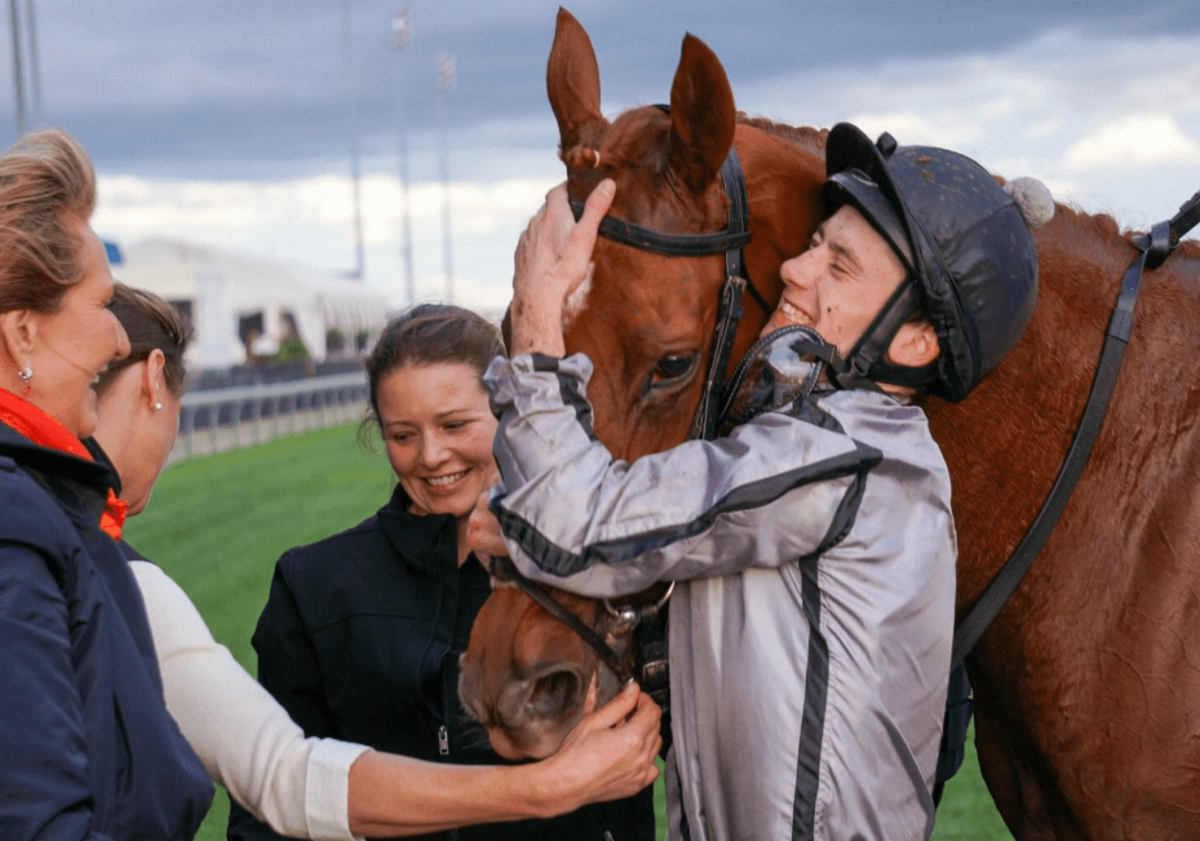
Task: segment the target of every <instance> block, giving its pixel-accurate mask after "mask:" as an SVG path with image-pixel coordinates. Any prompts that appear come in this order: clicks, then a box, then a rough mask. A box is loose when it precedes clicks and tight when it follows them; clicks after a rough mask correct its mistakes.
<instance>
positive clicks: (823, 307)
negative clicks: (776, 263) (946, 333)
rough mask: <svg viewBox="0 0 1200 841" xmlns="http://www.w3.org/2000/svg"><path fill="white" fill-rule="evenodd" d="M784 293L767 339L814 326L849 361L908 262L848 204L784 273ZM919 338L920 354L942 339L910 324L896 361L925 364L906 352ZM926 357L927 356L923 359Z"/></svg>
mask: <svg viewBox="0 0 1200 841" xmlns="http://www.w3.org/2000/svg"><path fill="white" fill-rule="evenodd" d="M779 274H780V277H781V278H782V279H783V294H782V296H781V297H780V299H779V306H778V307H777V308H776V309H775V312H774V313H772V314H771V318H770V319H769V320H768V321H767V324H766V326H765V327H764V328H763V331H762V335H764V336H765V335H766V334H767V333H770V332H771V331H773V330H778V329H779V328H781V327H787V326H788V325H791V324H802V325H804V326H806V327H811V328H813V329H814V330H816V331H817V332H818V333H820V334H821V337H822V338H823V339H825V341H827V342H829V343H830V344H831V345H834V346H835V347H837V350H838V353H839V354H841V355H842V357H846V356H847V355H848V354H849V353H850V351H851V350H853V348H854V345H855V343H856V342H857V341H858V340H859V338H860V337H861V336H862V335H863V333H864V332H865V331H866V329H867V328H868V327H869V326H870V325H871V322H872V321H874V319H875V316H876V315H878V314H879V311H880V310H881V309H882V308H883V306H884V304H886V303H887V301H888V299H889V298H890V297H891V296H892V294H893V293H894V292H895V291H896V288H897V287H898V286H899V285H900V282H901V281H903V280H904V278H905V276H906V274H907V273H906V271H905V268H904V264H903V263H901V262H900V258H899V257H898V256H897V255H896V252H895V251H893V250H892V247H891V246H890V245H889V244H888V242H887V241H886V240H885V239H884V238H883V237H881V236H880V235H879V234H878V233H877V232H876V231H875V229H874V228H873V227H872V226H871V224H870V223H869V222H868V221H867V220H866V219H865V218H864V217H863V215H862V214H861V213H859V212H858V210H856V209H855V208H854V207H852V206H850V205H848V204H844V205H842V206H841V207H840V208H838V210H837V211H836V212H835V213H834V214H833V215H832V216H830V217H829V218H828V219H826V220H825V221H824V222H823V223H822V224H821V226H820V227H819V228H817V231H816V233H814V234H813V236H812V239H810V240H809V242H808V247H807V248H805V250H804V251H802V252H801V253H800V254H799V255H798V256H796V257H793V258H792V259H791V260H788V261H787V262H786V263H784V264H783V266H781V267H780V269H779ZM915 340H919V341H920V342H921V343H922V347H921V349H920V350H921V352H922V353H926V352H928V350H929V348H928V344H929V343H930V342H932V349H933V351H934V356H936V351H937V336H936V334H935V333H934V332H933V329H932V327H930V326H929V325H928V324H926V323H924V322H917V323H910V324H905V325H904V326H903V327H901V328H900V331H899V332H898V333H897V334H896V338H895V339H894V340H893V341H892V344H891V347H890V349H889V351H888V357H889V359H891V360H892V361H893V362H896V363H897V364H902V365H921V364H925V362H927V361H929V360H930V359H932V358H933V357H929V358H928V359H924V360H923V361H921V360H920V359H918V358H916V357H913V355H912V353H911V352H907V351H906V350H905V348H907V347H908V346H909V345H911V344H912V343H913V341H915ZM922 359H923V357H922Z"/></svg>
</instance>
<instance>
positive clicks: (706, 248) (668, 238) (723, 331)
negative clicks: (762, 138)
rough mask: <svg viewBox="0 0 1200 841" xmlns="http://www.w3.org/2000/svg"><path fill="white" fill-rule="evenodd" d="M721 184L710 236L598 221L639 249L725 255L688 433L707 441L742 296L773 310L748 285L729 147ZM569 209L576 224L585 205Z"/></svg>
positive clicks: (742, 204)
mask: <svg viewBox="0 0 1200 841" xmlns="http://www.w3.org/2000/svg"><path fill="white" fill-rule="evenodd" d="M656 107H657V108H659V109H661V110H663V111H668V110H669V109H668V108H667V106H665V105H658V106H656ZM721 182H722V185H723V186H724V188H725V195H726V197H727V198H728V199H729V212H728V214H727V219H726V224H725V230H723V231H716V232H714V233H708V234H675V233H665V232H663V231H655V230H652V229H650V228H643V227H642V226H640V225H635V224H633V223H632V222H626V221H624V220H622V219H617V218H615V217H613V216H605V217H604V218H603V219H602V220H600V236H602V237H604V238H605V239H608V240H611V241H612V242H618V243H620V244H622V245H628V246H629V247H631V248H636V249H638V250H639V251H649V252H651V253H654V254H663V255H666V256H669V257H709V256H712V255H715V254H724V255H725V283H724V285H723V286H722V288H721V300H720V305H719V307H718V309H717V324H716V327H715V329H714V334H713V351H712V357H711V359H710V360H709V364H708V372H707V374H706V376H705V378H704V390H703V391H702V392H701V394H700V403H699V405H698V406H697V407H696V414H695V415H694V416H693V418H692V425H691V428H690V431H689V432H688V437H689V438H702V439H709V438H712V437H713V436H714V434H715V433H716V427H717V411H716V409H717V407H718V406H720V404H721V398H722V396H723V392H724V388H725V384H726V381H725V370H726V368H728V366H729V357H730V355H731V354H732V352H733V342H734V338H735V337H736V336H737V327H738V323H739V322H740V321H741V319H742V314H743V312H744V310H743V308H742V296H743V294H744V293H745V292H746V291H749V292H750V297H752V298H753V299H754V301H755V303H756V304H758V305H759V306H760V307H762V309H763V312H765V313H767V314H768V315H769V314H770V313H771V311H772V310H773V309H774V307H772V306H771V305H770V304H769V303H767V300H766V298H764V297H763V295H762V293H761V292H759V291H758V289H756V288H755V286H754V284H753V283H751V282H750V279H749V276H748V274H747V272H746V269H745V259H744V256H743V249H744V248H745V247H746V246H747V245H748V244H749V243H750V206H749V202H748V201H747V199H746V179H745V176H744V175H743V174H742V164H741V161H740V160H738V156H737V152H736V151H735V150H734V149H733V148H732V147H730V149H729V154H728V155H727V156H726V158H725V163H723V164H722V165H721ZM571 210H572V211H573V212H574V214H575V219H576V221H578V220H579V218H580V217H581V216H582V215H583V204H582V203H580V202H576V201H572V202H571Z"/></svg>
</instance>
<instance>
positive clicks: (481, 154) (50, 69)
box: [0, 0, 1200, 308]
mask: <svg viewBox="0 0 1200 841" xmlns="http://www.w3.org/2000/svg"><path fill="white" fill-rule="evenodd" d="M34 1H35V6H34V9H35V24H36V32H37V57H38V66H39V68H40V73H39V74H38V79H39V80H40V85H39V88H40V105H41V108H40V115H41V118H40V119H41V123H43V124H46V125H54V126H60V127H62V128H65V129H67V130H68V131H70V132H72V133H74V134H76V135H77V136H78V137H80V138H81V139H82V140H83V142H84V144H85V145H86V146H87V147H88V149H89V150H90V152H91V154H92V156H93V158H94V161H95V164H96V169H97V172H98V173H99V176H100V191H101V192H100V204H99V207H98V210H97V213H96V216H95V218H94V220H93V222H94V226H95V228H96V229H97V231H98V232H99V233H100V234H101V236H103V237H105V238H107V239H112V240H115V241H116V242H118V243H121V244H124V245H129V244H131V243H134V242H137V241H138V240H141V239H146V238H151V237H160V236H161V237H171V238H175V239H182V240H185V241H192V242H198V243H204V244H209V245H216V246H220V247H224V248H229V249H233V250H237V251H241V252H247V253H251V254H264V255H271V256H274V257H276V258H278V259H280V260H285V261H289V262H299V263H306V264H311V265H316V266H321V267H329V268H335V269H344V270H347V271H349V270H352V269H353V268H354V267H355V264H356V257H355V248H354V235H353V223H352V220H353V216H354V214H353V200H352V196H353V190H352V186H351V185H352V182H351V178H350V176H351V172H352V168H351V163H350V161H351V154H350V149H351V140H350V138H351V132H350V129H349V126H350V120H349V117H348V114H349V108H348V102H349V101H350V91H351V83H350V80H351V78H352V79H353V91H354V101H355V102H356V109H355V110H356V116H357V119H356V124H357V127H358V132H357V136H358V148H359V150H360V161H361V163H360V172H361V180H360V184H361V197H362V198H361V208H362V217H363V221H364V237H365V241H366V252H365V281H364V282H366V283H368V284H370V285H371V286H373V287H376V288H378V289H380V290H381V291H383V292H384V293H385V294H387V295H388V296H389V298H390V299H391V300H392V301H393V302H394V303H395V304H396V305H399V304H401V303H403V301H404V299H405V293H404V288H405V283H404V275H405V273H404V269H403V264H402V261H401V259H400V242H401V234H400V231H401V224H400V217H401V214H400V207H401V201H400V196H401V191H400V180H399V173H400V165H399V159H400V158H399V153H398V152H399V148H400V139H401V137H402V136H403V137H404V138H405V139H406V142H407V147H408V152H409V154H408V168H409V183H410V207H411V219H412V231H413V256H414V265H415V275H416V287H417V296H418V297H419V298H423V299H428V298H444V297H445V296H446V295H447V294H449V293H448V288H449V287H448V284H447V283H446V277H445V266H446V260H445V255H444V252H445V249H444V244H445V242H446V237H445V232H444V226H443V219H444V216H445V207H446V204H445V202H446V199H447V193H448V199H449V208H450V219H451V224H450V243H451V249H450V265H451V268H452V276H453V284H452V290H453V294H454V296H455V298H456V299H457V300H458V301H459V302H461V303H466V304H469V305H475V306H481V307H489V308H490V307H495V306H500V305H502V304H503V302H504V301H505V300H506V299H507V294H508V291H507V290H508V285H509V282H510V279H511V266H512V258H511V255H512V249H513V246H514V244H515V242H516V238H517V235H518V234H519V232H520V230H521V228H522V227H523V226H524V223H525V221H526V220H527V219H528V217H529V215H530V214H531V213H532V212H533V211H534V210H536V208H537V206H538V204H540V201H541V197H542V195H543V194H544V193H545V191H546V190H547V189H548V188H549V187H550V186H552V185H553V184H554V183H555V182H556V181H558V180H560V179H561V177H562V168H561V164H560V163H559V162H558V160H557V158H556V156H555V144H556V142H557V130H556V127H555V124H554V119H553V115H552V114H551V111H550V108H549V105H548V104H547V102H546V97H545V87H544V85H545V79H544V76H545V63H546V58H547V55H548V53H549V48H550V43H551V40H552V37H553V32H554V19H555V12H556V9H557V6H558V3H557V2H550V0H409V1H408V4H407V5H408V10H409V14H410V18H411V21H412V25H413V41H412V44H411V45H410V46H408V47H407V48H405V49H404V50H401V51H397V50H394V49H391V48H390V47H389V43H388V41H389V35H390V34H391V21H392V18H393V16H394V15H395V13H396V11H397V9H398V8H400V6H401V5H403V2H402V0H386V2H385V1H384V0H350V10H351V12H350V27H349V38H350V41H349V43H350V44H351V45H352V49H349V50H348V49H347V39H346V27H345V26H344V21H345V14H344V10H345V8H346V2H345V0H257V1H256V2H246V0H88V2H79V0H34ZM18 7H19V8H21V9H24V8H25V2H24V0H22V2H20V3H18ZM568 8H569V9H570V11H571V12H572V13H573V14H575V16H576V17H577V18H579V20H580V21H581V23H583V25H584V27H585V28H587V30H588V31H589V33H590V34H591V37H592V41H593V43H594V44H595V46H596V52H597V56H598V60H599V63H600V71H601V77H602V79H603V93H604V97H605V99H604V110H605V112H606V113H607V114H608V115H609V116H613V115H615V114H616V113H618V112H619V111H620V110H622V109H623V108H626V107H629V106H631V105H636V104H642V103H647V102H659V101H664V100H665V99H667V97H668V95H669V91H670V84H671V78H672V76H673V74H674V69H675V65H676V62H677V61H678V56H679V46H680V41H681V39H682V37H683V35H684V33H685V32H691V33H693V34H694V35H696V36H698V37H700V38H701V39H702V40H704V41H705V42H706V43H708V45H709V46H710V47H712V48H713V50H714V51H715V52H716V53H717V55H719V56H720V57H721V59H722V62H723V63H724V65H725V68H726V70H727V72H728V73H729V77H730V80H731V83H732V85H733V91H734V95H735V97H736V99H737V104H738V106H739V107H740V108H741V109H743V110H745V111H748V112H750V113H752V114H761V115H765V116H769V117H772V118H774V119H777V120H782V121H785V122H790V123H794V124H804V125H816V126H830V125H832V124H833V123H835V122H838V121H840V120H851V121H853V122H856V123H858V124H859V125H860V126H862V127H863V128H864V129H865V130H866V131H867V132H868V133H869V134H876V133H878V132H880V131H883V130H888V131H890V132H891V133H892V134H893V135H895V136H896V138H897V139H898V140H899V141H900V142H901V143H932V144H936V145H943V146H949V147H952V148H955V149H958V150H960V151H963V152H965V153H967V154H970V155H972V156H973V157H975V158H977V159H978V160H980V162H981V163H983V164H984V165H985V166H987V167H988V168H989V169H990V170H992V171H994V172H998V173H1001V174H1004V175H1007V176H1010V177H1015V176H1018V175H1033V176H1036V177H1039V178H1041V179H1042V180H1043V181H1045V182H1046V183H1047V184H1048V185H1049V186H1050V188H1051V189H1052V190H1053V191H1054V193H1055V195H1056V197H1058V198H1059V199H1061V200H1067V201H1071V202H1074V203H1076V204H1077V205H1080V206H1082V207H1083V208H1084V209H1086V210H1089V211H1093V212H1098V211H1103V212H1108V213H1112V214H1113V215H1115V216H1116V217H1117V218H1118V219H1119V220H1120V221H1121V222H1122V224H1124V225H1127V226H1132V227H1138V228H1144V227H1147V226H1148V225H1150V224H1152V223H1154V222H1157V221H1159V220H1160V219H1164V218H1167V217H1169V216H1171V215H1172V214H1173V213H1174V212H1175V210H1176V209H1177V208H1178V207H1179V205H1180V203H1182V202H1183V201H1184V200H1185V199H1186V198H1188V197H1189V196H1190V195H1191V194H1192V193H1193V192H1195V191H1197V190H1200V15H1197V13H1196V12H1197V8H1196V2H1195V0H1141V2H1132V0H1036V2H1035V0H1009V2H1005V3H995V2H988V3H979V2H969V0H954V2H951V1H950V0H923V2H919V3H918V2H914V0H842V2H838V3H828V2H823V3H816V2H812V0H737V2H729V0H725V2H716V0H576V2H574V3H571V4H570V5H569V6H568ZM4 40H5V43H6V46H7V51H6V52H5V55H6V58H7V62H6V65H0V66H2V67H3V72H4V73H5V76H6V78H5V80H4V81H3V82H0V133H3V135H4V136H5V137H6V138H8V139H11V138H13V137H15V136H16V132H17V120H16V114H17V107H16V94H15V91H16V85H15V84H14V69H13V60H12V52H11V50H12V47H11V38H6V39H4ZM23 48H24V58H25V65H26V66H25V71H24V73H25V81H26V89H27V91H28V93H27V94H26V100H27V108H28V109H29V111H30V117H29V119H30V120H31V121H32V120H33V119H34V115H33V113H32V112H33V110H34V103H33V102H32V101H30V100H32V99H33V98H34V91H33V89H32V85H30V78H31V73H30V70H29V67H28V62H29V58H30V51H29V45H28V41H27V40H24V41H23ZM443 53H450V54H453V56H454V58H455V69H456V72H455V86H454V88H453V90H451V91H450V92H449V93H447V94H445V96H444V97H442V98H441V106H442V107H441V108H439V96H438V94H437V85H436V79H437V68H438V60H439V56H440V55H442V54H443ZM401 80H402V81H403V84H402V85H401V84H400V81H401ZM401 89H402V90H403V102H404V108H403V114H404V125H405V126H406V130H405V131H404V132H403V135H402V133H401V131H400V129H399V127H400V125H401V122H400V118H399V117H400V109H398V108H397V91H398V90H401ZM443 150H444V152H445V154H444V157H443V156H442V154H441V152H442V151H443ZM443 161H444V167H445V172H446V173H447V176H448V178H447V180H448V185H449V186H448V191H447V190H446V189H445V188H444V183H443V178H442V172H443Z"/></svg>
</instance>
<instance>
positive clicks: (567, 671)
mask: <svg viewBox="0 0 1200 841" xmlns="http://www.w3.org/2000/svg"><path fill="white" fill-rule="evenodd" d="M583 687H584V680H583V672H582V670H580V669H579V668H578V667H577V666H575V665H574V664H567V663H556V664H554V665H553V666H548V667H545V668H543V669H540V670H538V671H537V672H535V673H534V674H531V675H529V676H528V677H526V678H525V679H524V680H519V681H514V682H513V683H511V684H510V685H509V686H508V687H507V688H506V689H504V691H503V692H502V693H501V694H500V697H499V698H498V699H497V703H496V714H497V716H496V717H497V718H498V719H499V722H500V723H501V726H502V727H504V728H505V729H507V730H510V731H515V730H521V729H523V728H526V727H530V726H535V725H540V724H542V723H545V722H547V721H561V720H564V719H567V718H570V717H571V716H573V715H574V713H575V711H576V709H577V708H578V707H579V706H580V703H581V702H582V698H583V696H582V691H583Z"/></svg>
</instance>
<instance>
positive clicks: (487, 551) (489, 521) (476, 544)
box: [467, 490, 508, 569]
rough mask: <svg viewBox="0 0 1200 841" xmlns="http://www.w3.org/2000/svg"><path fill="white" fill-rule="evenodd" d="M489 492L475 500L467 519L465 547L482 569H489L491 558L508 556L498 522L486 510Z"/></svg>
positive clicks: (493, 515) (494, 516)
mask: <svg viewBox="0 0 1200 841" xmlns="http://www.w3.org/2000/svg"><path fill="white" fill-rule="evenodd" d="M490 495H491V491H490V490H487V491H484V492H483V493H481V494H480V495H479V499H477V500H475V507H474V508H472V509H471V516H470V517H469V518H468V519H467V546H468V547H470V549H471V551H472V552H474V553H475V557H476V558H478V559H479V563H481V564H482V565H483V568H484V569H490V568H491V563H492V558H503V557H505V556H507V555H508V549H506V548H505V547H504V533H503V532H502V531H500V521H499V520H497V519H496V515H495V514H493V513H492V512H491V511H490V510H489V509H488V497H489V496H490Z"/></svg>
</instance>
